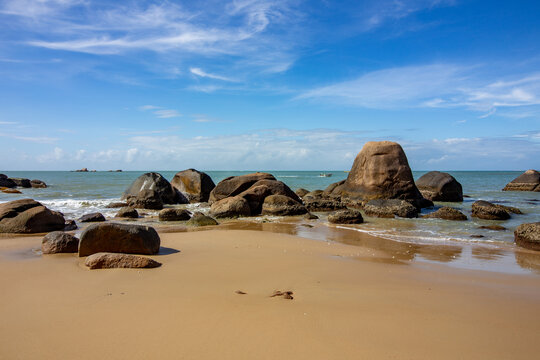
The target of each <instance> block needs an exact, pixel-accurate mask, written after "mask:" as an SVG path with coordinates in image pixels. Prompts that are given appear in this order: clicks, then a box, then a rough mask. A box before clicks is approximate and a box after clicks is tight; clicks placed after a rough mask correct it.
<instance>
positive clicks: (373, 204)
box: [364, 199, 418, 218]
mask: <svg viewBox="0 0 540 360" xmlns="http://www.w3.org/2000/svg"><path fill="white" fill-rule="evenodd" d="M364 212H365V214H366V215H367V216H375V217H381V218H393V217H394V216H399V217H403V218H415V217H418V209H417V208H416V207H415V206H413V205H412V204H411V203H409V202H408V201H405V200H399V199H387V200H385V199H376V200H370V201H368V202H367V204H365V205H364Z"/></svg>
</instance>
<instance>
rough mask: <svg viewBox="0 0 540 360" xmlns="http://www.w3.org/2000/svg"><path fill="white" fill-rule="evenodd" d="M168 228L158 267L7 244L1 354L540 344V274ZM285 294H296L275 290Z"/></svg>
mask: <svg viewBox="0 0 540 360" xmlns="http://www.w3.org/2000/svg"><path fill="white" fill-rule="evenodd" d="M261 225H266V224H261ZM271 226H276V225H275V224H271ZM160 237H161V239H162V250H161V252H160V254H159V255H156V256H152V258H154V259H156V260H158V261H160V262H162V263H163V266H162V267H160V268H157V269H148V270H130V269H108V270H87V269H86V268H85V267H84V266H83V265H82V260H81V259H80V258H78V257H77V256H76V254H59V255H47V256H38V255H37V254H35V253H32V252H30V253H29V252H28V251H29V249H30V251H31V249H32V248H35V247H36V246H39V244H40V242H41V237H39V236H31V237H28V236H26V237H24V236H22V237H16V238H11V239H10V238H2V239H0V272H1V273H2V274H4V276H2V278H1V280H0V287H1V288H2V290H3V293H4V294H6V295H7V296H2V297H1V298H0V299H1V300H0V309H1V310H0V314H1V315H2V318H3V322H2V325H1V326H0V357H5V358H21V359H35V358H40V359H53V358H80V359H90V358H95V357H96V356H99V357H101V356H106V357H108V358H130V359H147V358H156V357H160V358H164V359H178V358H185V359H216V358H221V359H232V358H234V359H238V358H259V359H270V358H275V357H278V356H280V357H281V356H287V357H296V358H300V359H329V358H336V359H337V358H343V359H349V358H350V359H352V358H358V357H364V358H365V357H367V358H374V359H383V358H392V357H398V358H416V359H432V358H440V359H455V358H460V357H461V358H463V357H466V358H488V357H490V358H494V359H499V358H501V359H502V358H515V359H518V358H523V359H525V358H530V354H532V353H534V351H536V350H535V348H534V344H535V338H536V334H537V333H538V332H539V331H540V324H538V322H537V321H536V319H537V318H538V317H539V316H540V309H539V308H538V303H539V301H540V283H539V282H538V276H537V275H536V274H533V273H530V274H501V273H494V272H489V271H476V270H474V271H473V270H467V269H456V268H452V267H449V266H445V265H444V263H440V264H433V263H427V262H419V261H407V262H404V261H403V260H402V259H393V260H392V259H391V258H392V257H391V256H390V254H389V253H388V248H386V247H383V248H380V249H373V248H369V247H367V246H358V245H348V244H344V243H340V242H334V241H331V242H325V241H313V240H311V239H306V238H304V237H301V236H295V235H290V234H286V233H277V232H269V231H254V230H233V229H212V230H204V231H186V232H174V233H167V232H160ZM362 238H363V241H364V243H365V242H369V241H373V239H371V237H368V236H366V235H362ZM368 259H370V261H368ZM404 263H406V264H408V265H404ZM237 290H240V291H243V292H246V293H247V294H245V295H239V294H236V293H235V292H236V291H237ZM274 290H281V291H288V290H290V291H293V297H294V300H286V299H283V298H271V297H270V295H271V294H272V293H273V291H274ZM51 326H54V331H51ZM141 339H144V341H142V340H141Z"/></svg>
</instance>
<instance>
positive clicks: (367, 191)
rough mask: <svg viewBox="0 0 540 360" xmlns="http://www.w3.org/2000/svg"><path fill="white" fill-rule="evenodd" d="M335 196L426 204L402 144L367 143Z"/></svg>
mask: <svg viewBox="0 0 540 360" xmlns="http://www.w3.org/2000/svg"><path fill="white" fill-rule="evenodd" d="M332 195H341V196H342V199H343V198H350V199H353V200H360V201H362V202H368V201H370V200H374V199H401V200H409V201H413V202H416V203H418V205H419V206H422V203H421V201H422V200H423V197H422V194H420V191H419V190H418V188H417V187H416V185H415V184H414V179H413V176H412V171H411V168H410V167H409V162H408V161H407V156H405V152H404V151H403V149H402V148H401V146H400V145H399V144H398V143H395V142H391V141H378V142H377V141H370V142H367V143H366V144H365V145H364V147H363V148H362V150H361V151H360V153H359V154H358V155H357V156H356V159H355V160H354V163H353V166H352V168H351V171H350V172H349V176H348V177H347V180H345V182H344V183H343V184H341V185H338V186H336V188H335V189H334V190H333V191H332Z"/></svg>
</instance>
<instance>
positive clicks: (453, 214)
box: [422, 206, 467, 221]
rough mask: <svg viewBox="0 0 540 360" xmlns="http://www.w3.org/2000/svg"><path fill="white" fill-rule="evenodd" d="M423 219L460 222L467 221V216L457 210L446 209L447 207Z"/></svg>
mask: <svg viewBox="0 0 540 360" xmlns="http://www.w3.org/2000/svg"><path fill="white" fill-rule="evenodd" d="M422 217H424V218H437V219H443V220H460V221H462V220H467V215H465V214H464V213H462V212H461V211H459V210H457V209H454V208H451V207H446V206H443V207H442V208H440V209H438V210H437V211H434V212H432V213H429V214H427V215H424V216H422Z"/></svg>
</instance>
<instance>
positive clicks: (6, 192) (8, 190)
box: [0, 187, 22, 194]
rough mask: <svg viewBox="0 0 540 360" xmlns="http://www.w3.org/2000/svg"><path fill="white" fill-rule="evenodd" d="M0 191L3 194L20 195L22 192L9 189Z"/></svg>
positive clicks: (0, 189)
mask: <svg viewBox="0 0 540 360" xmlns="http://www.w3.org/2000/svg"><path fill="white" fill-rule="evenodd" d="M0 191H2V192H3V193H4V194H22V192H20V191H19V190H17V189H11V188H6V187H3V188H0Z"/></svg>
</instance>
